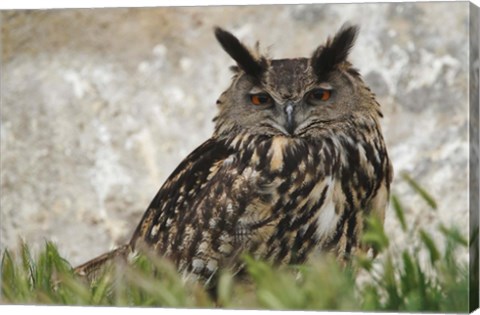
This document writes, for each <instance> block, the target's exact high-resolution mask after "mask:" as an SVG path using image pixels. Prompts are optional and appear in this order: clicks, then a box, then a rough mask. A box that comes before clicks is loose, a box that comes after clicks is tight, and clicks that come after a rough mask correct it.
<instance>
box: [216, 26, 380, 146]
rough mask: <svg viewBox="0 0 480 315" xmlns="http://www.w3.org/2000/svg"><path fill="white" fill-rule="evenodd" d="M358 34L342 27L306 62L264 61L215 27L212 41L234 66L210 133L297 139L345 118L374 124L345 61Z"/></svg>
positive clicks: (371, 108) (369, 103)
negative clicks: (216, 42)
mask: <svg viewBox="0 0 480 315" xmlns="http://www.w3.org/2000/svg"><path fill="white" fill-rule="evenodd" d="M357 31H358V28H357V27H356V26H345V25H344V26H343V27H342V28H341V29H340V30H339V31H338V32H337V34H335V36H334V37H333V38H329V39H328V40H327V41H326V43H325V44H323V45H320V46H319V47H318V48H317V49H315V51H314V52H313V54H312V56H311V57H310V58H295V59H269V58H267V57H265V56H262V55H260V54H259V53H258V52H252V51H251V50H249V49H248V48H247V47H246V46H244V45H243V44H242V43H241V42H240V41H239V40H238V39H237V38H236V37H235V36H234V35H232V34H231V33H229V32H227V31H225V30H222V29H221V28H216V29H215V36H216V38H217V40H218V41H219V42H220V44H221V46H222V47H223V49H224V50H225V51H226V52H227V53H228V54H229V55H230V56H231V57H232V58H233V59H234V60H235V62H236V63H237V65H236V66H234V67H232V69H233V71H234V72H235V75H234V77H233V81H232V84H231V85H230V87H229V88H228V89H227V90H226V91H225V92H223V93H222V95H221V96H220V98H219V99H218V101H217V104H218V107H219V113H218V115H217V117H215V119H214V121H215V123H216V126H215V134H216V135H218V136H221V135H230V134H231V133H232V132H233V133H236V132H242V131H248V132H250V133H254V134H264V135H281V134H283V135H285V136H289V137H302V136H305V135H308V134H310V133H311V132H312V131H315V130H318V129H325V128H328V127H329V126H330V125H332V124H336V125H338V124H341V123H342V122H343V121H346V120H348V119H357V118H362V119H369V120H371V122H372V123H377V120H378V118H379V117H381V115H382V114H381V112H380V108H379V105H378V103H377V102H376V101H375V99H374V96H373V94H372V93H371V91H370V89H369V88H368V87H367V86H365V84H364V83H363V81H362V79H361V77H360V75H359V73H358V71H357V70H356V69H355V68H353V67H352V65H351V64H350V63H349V62H348V61H347V57H348V54H349V52H350V49H351V48H352V46H353V44H354V42H355V38H356V35H357Z"/></svg>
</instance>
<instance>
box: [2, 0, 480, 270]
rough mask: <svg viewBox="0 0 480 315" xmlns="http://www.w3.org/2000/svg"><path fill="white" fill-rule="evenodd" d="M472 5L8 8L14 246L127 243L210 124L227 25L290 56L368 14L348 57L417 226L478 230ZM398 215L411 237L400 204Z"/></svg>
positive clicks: (8, 162) (5, 132)
mask: <svg viewBox="0 0 480 315" xmlns="http://www.w3.org/2000/svg"><path fill="white" fill-rule="evenodd" d="M468 16H469V5H468V3H465V2H463V3H452V2H447V3H390V4H331V5H328V4H317V5H288V6H287V5H282V6H243V7H238V6H230V7H190V8H148V9H142V8H135V9H81V10H43V11H3V12H1V22H2V56H1V58H2V59H1V60H2V64H1V66H2V69H1V75H2V78H1V79H2V81H1V98H2V107H1V132H0V135H1V196H0V198H1V199H0V201H1V238H0V245H1V250H4V249H5V248H10V249H15V248H17V246H18V244H19V240H20V239H23V240H25V241H26V242H28V243H29V244H31V245H32V246H34V248H38V247H39V246H42V245H43V243H44V242H45V240H53V241H55V242H56V243H57V244H58V246H59V249H60V252H61V253H62V254H63V255H64V256H65V257H66V258H67V259H69V260H70V262H71V263H72V264H74V265H75V264H78V263H81V262H84V261H85V260H87V259H89V258H92V257H93V256H95V255H98V254H101V253H102V252H104V251H106V250H108V249H111V248H112V247H114V246H115V245H118V244H121V243H123V242H126V241H127V240H128V239H129V237H130V236H131V234H132V232H133V230H134V228H135V227H136V224H137V222H138V221H139V220H140V217H141V216H142V214H143V212H144V210H145V209H146V207H147V205H148V203H149V202H150V200H151V199H152V198H153V196H154V195H155V194H156V192H157V190H158V189H159V187H160V186H161V184H162V183H163V181H164V180H165V179H166V177H167V176H168V175H169V174H170V173H171V172H172V171H173V169H174V168H175V167H176V165H178V164H179V162H180V161H181V160H182V158H183V157H185V156H186V155H187V154H188V153H189V152H190V151H192V150H193V149H194V148H195V147H197V146H198V145H199V144H201V143H202V142H203V141H204V140H205V139H207V138H208V137H209V136H210V134H211V133H212V130H213V124H212V122H211V119H212V118H213V116H214V115H215V112H216V108H215V101H216V98H217V97H218V96H219V95H220V93H221V92H222V91H223V90H224V89H225V88H226V87H227V86H228V85H229V82H230V77H231V73H230V72H229V70H228V67H229V66H230V65H232V64H233V63H232V60H231V59H230V58H229V57H228V56H227V55H226V53H224V52H223V51H222V49H221V48H220V46H219V45H218V44H217V43H216V41H215V39H214V36H213V32H212V29H213V26H215V25H219V26H222V27H224V28H226V29H228V30H230V31H232V32H233V33H234V34H236V35H237V36H238V37H239V38H241V39H242V40H243V41H244V42H246V43H247V44H249V45H254V44H255V42H256V41H257V40H259V41H260V43H261V44H262V47H263V48H264V49H267V50H268V51H269V52H270V55H272V56H274V57H277V58H283V57H297V56H309V55H310V54H311V53H312V52H313V50H314V49H315V48H316V47H317V46H318V45H319V44H320V43H323V42H324V40H325V39H326V38H327V36H328V35H331V34H333V33H334V32H335V31H336V30H337V29H338V28H339V27H340V26H341V25H342V24H343V23H344V22H346V21H350V22H351V23H357V24H360V25H361V33H360V35H359V38H358V40H357V44H356V46H355V48H354V49H353V52H352V54H351V61H352V62H353V63H354V64H355V65H356V67H357V68H358V69H360V72H361V73H362V74H363V76H364V78H365V80H366V81H367V82H368V83H369V84H370V85H371V87H372V89H373V90H374V91H375V92H376V94H377V96H378V99H379V101H380V103H381V104H382V106H383V111H384V114H385V119H384V120H383V122H382V123H383V129H384V134H385V138H386V141H387V143H388V147H389V152H390V155H391V158H392V160H393V163H394V167H395V174H396V177H395V181H394V183H393V192H394V193H395V194H396V195H397V196H398V197H399V198H400V200H401V201H402V204H403V205H404V206H405V208H406V219H407V222H408V223H409V224H418V225H419V226H421V227H422V228H424V229H426V230H429V231H430V230H435V229H436V227H437V226H438V224H439V223H444V224H446V225H451V224H455V225H457V226H459V227H461V228H462V229H463V230H462V231H463V232H464V233H465V235H467V233H468V176H469V174H468V152H469V151H468V149H469V143H468V77H467V74H468V67H469V65H468V25H469V24H468V23H469V20H468ZM477 65H478V63H477ZM403 171H406V172H408V173H409V174H410V175H411V177H413V178H414V179H415V180H417V181H418V182H419V183H420V184H421V185H422V186H423V187H424V188H425V189H426V190H427V191H428V192H429V193H430V194H431V195H432V196H433V197H434V198H435V199H436V201H437V202H438V209H437V210H436V211H433V210H431V209H430V208H429V207H428V205H427V204H426V203H425V202H424V200H422V199H421V198H420V197H418V195H417V194H415V193H414V192H413V190H412V189H411V188H410V186H408V185H407V184H406V183H405V181H404V180H402V178H401V176H400V175H399V174H401V173H402V172H403ZM385 224H386V230H387V233H388V234H389V235H390V236H391V237H392V238H393V239H394V240H395V246H398V248H401V247H402V246H405V244H404V243H405V241H404V239H403V237H404V236H403V234H402V233H401V232H400V231H401V230H400V227H399V226H398V221H397V220H396V219H395V216H394V213H393V210H391V209H390V211H389V212H388V214H387V219H386V223H385ZM407 245H411V244H407Z"/></svg>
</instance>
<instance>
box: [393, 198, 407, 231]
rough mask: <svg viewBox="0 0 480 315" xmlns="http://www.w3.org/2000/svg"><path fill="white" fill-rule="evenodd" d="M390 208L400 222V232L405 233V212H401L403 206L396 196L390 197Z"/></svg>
mask: <svg viewBox="0 0 480 315" xmlns="http://www.w3.org/2000/svg"><path fill="white" fill-rule="evenodd" d="M392 206H393V210H394V211H395V215H396V216H397V219H398V221H400V225H401V227H402V231H403V232H405V231H407V223H406V221H405V211H404V210H403V206H402V204H401V203H400V200H398V198H397V196H395V195H392Z"/></svg>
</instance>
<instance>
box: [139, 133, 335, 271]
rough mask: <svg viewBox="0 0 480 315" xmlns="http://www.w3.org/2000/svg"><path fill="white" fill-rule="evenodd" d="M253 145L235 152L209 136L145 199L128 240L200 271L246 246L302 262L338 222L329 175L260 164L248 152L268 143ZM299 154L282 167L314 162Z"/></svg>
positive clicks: (233, 257) (273, 162)
mask: <svg viewBox="0 0 480 315" xmlns="http://www.w3.org/2000/svg"><path fill="white" fill-rule="evenodd" d="M251 147H252V148H255V150H253V149H252V150H249V149H248V148H246V149H245V150H239V151H233V150H232V149H229V146H228V145H227V144H226V143H225V142H223V141H219V140H217V139H210V140H208V141H207V142H205V143H204V144H203V145H201V146H200V147H199V148H198V149H196V150H195V151H194V152H192V153H191V154H190V155H189V156H188V157H187V158H186V159H185V160H184V161H183V162H182V163H181V164H180V166H179V167H178V168H177V169H176V170H175V171H174V172H173V174H172V175H171V176H170V177H169V179H168V180H167V181H166V182H165V184H164V185H163V187H162V188H161V189H160V191H159V192H158V194H157V196H156V197H155V199H154V200H153V201H152V203H151V204H150V206H149V208H148V210H147V211H146V213H145V215H144V217H143V218H142V220H141V222H140V224H139V225H138V227H137V229H136V231H135V233H134V235H133V237H132V241H131V245H132V247H134V246H135V245H136V243H138V242H139V241H142V242H145V243H146V244H147V245H148V247H149V248H151V247H153V248H154V249H155V251H156V252H157V253H159V254H161V255H163V256H166V257H168V258H170V259H171V260H173V261H174V262H175V263H176V264H177V265H178V266H179V268H180V269H181V270H187V271H193V272H194V273H196V274H200V275H203V276H205V277H208V276H209V275H210V274H211V273H212V272H214V271H215V270H216V268H217V266H219V265H222V266H223V265H229V264H230V263H233V262H235V261H236V260H237V258H238V254H239V253H241V252H243V251H247V252H249V253H251V254H254V255H255V256H259V257H262V258H269V259H272V260H274V261H278V262H280V261H286V262H289V261H292V262H297V261H301V260H302V257H303V258H304V256H306V254H307V252H308V251H309V250H310V249H311V248H312V247H313V246H314V245H315V244H316V243H318V241H319V239H320V238H324V237H325V238H326V237H327V236H328V235H327V234H328V233H330V230H331V229H334V227H335V224H334V223H335V222H334V221H335V220H336V218H335V213H334V212H335V209H334V204H333V202H334V201H333V197H332V196H333V182H332V178H331V177H328V176H326V177H325V179H324V180H318V179H314V178H310V177H309V176H308V175H306V174H303V175H298V174H297V175H295V174H294V173H292V174H291V176H288V177H284V176H278V173H277V175H275V171H277V170H275V168H278V167H279V165H277V164H278V160H277V159H275V157H272V158H271V160H270V161H269V160H267V161H269V162H266V163H271V164H267V165H261V163H260V164H259V163H258V159H259V158H258V156H255V153H253V154H252V151H254V152H256V153H258V155H259V156H266V155H267V152H268V146H266V147H265V152H262V151H263V150H262V147H261V144H258V143H255V144H252V146H251ZM295 152H296V151H292V154H294V153H295ZM298 152H300V153H302V151H298ZM300 153H299V154H298V158H297V159H293V158H292V159H290V162H293V163H290V164H292V165H284V167H285V168H289V167H291V169H292V170H293V169H295V168H296V165H298V164H302V163H303V162H304V165H306V166H305V167H306V168H310V167H311V168H314V167H315V168H316V167H318V163H319V161H317V160H315V159H313V158H312V156H309V155H308V154H300ZM303 159H304V160H303ZM255 160H257V163H255V162H254V161H255ZM297 163H298V164H297ZM272 169H273V171H272ZM284 170H285V171H287V173H289V172H288V171H289V170H288V169H284ZM289 174H290V173H289ZM293 188H294V192H292V191H290V190H291V189H293ZM321 222H323V223H321ZM322 226H323V227H325V229H324V230H322V229H321V227H322ZM317 227H319V228H320V229H318V228H317ZM256 254H258V255H256Z"/></svg>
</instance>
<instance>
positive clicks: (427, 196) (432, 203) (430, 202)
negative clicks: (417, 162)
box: [402, 173, 437, 210]
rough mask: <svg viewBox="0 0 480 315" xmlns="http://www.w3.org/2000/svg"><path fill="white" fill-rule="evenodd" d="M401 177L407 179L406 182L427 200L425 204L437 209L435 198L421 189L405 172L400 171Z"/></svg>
mask: <svg viewBox="0 0 480 315" xmlns="http://www.w3.org/2000/svg"><path fill="white" fill-rule="evenodd" d="M402 178H403V179H404V180H406V181H407V183H408V184H409V185H410V186H411V187H412V188H413V189H414V190H415V191H416V192H417V193H418V194H419V195H420V196H421V197H422V198H423V200H425V201H426V202H427V204H428V205H429V206H430V207H431V208H432V209H435V210H436V209H437V202H436V201H435V199H434V198H433V197H432V196H430V194H429V193H427V191H426V190H425V189H423V188H422V187H421V186H420V185H419V184H418V183H417V182H416V181H415V180H413V178H411V177H410V176H409V175H408V174H407V173H402Z"/></svg>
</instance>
